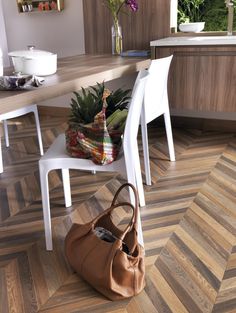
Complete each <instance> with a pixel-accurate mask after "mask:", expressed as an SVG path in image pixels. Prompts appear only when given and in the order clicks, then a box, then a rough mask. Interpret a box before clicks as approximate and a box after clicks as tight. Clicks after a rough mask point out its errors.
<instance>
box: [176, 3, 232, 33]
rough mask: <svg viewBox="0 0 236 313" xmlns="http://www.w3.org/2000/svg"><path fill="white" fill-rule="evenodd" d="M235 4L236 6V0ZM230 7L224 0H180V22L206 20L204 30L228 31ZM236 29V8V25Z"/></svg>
mask: <svg viewBox="0 0 236 313" xmlns="http://www.w3.org/2000/svg"><path fill="white" fill-rule="evenodd" d="M234 2H235V6H236V0H235V1H234ZM227 16H228V9H227V8H226V5H225V1H224V0H179V1H178V24H180V23H184V22H205V28H204V31H226V30H227ZM233 29H234V30H236V8H235V12H234V25H233Z"/></svg>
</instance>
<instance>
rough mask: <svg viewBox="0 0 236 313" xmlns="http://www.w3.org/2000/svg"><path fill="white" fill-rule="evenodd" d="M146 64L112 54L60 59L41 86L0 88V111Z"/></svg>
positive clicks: (22, 105)
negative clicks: (19, 88) (11, 88)
mask: <svg viewBox="0 0 236 313" xmlns="http://www.w3.org/2000/svg"><path fill="white" fill-rule="evenodd" d="M149 64H150V59H147V58H140V57H123V58H122V57H119V56H112V55H79V56H73V57H67V58H63V59H59V60H58V69H57V73H56V74H54V75H50V76H46V77H45V81H44V84H43V85H42V86H40V87H38V88H35V89H32V90H27V91H0V114H2V113H7V112H9V111H12V110H16V109H19V108H21V107H24V106H26V105H30V104H33V103H37V104H38V103H39V102H40V101H44V100H47V99H51V98H54V97H58V96H61V95H65V94H67V93H70V92H72V91H76V90H79V89H81V87H84V88H86V87H88V86H91V85H95V84H96V83H97V82H102V81H109V80H113V79H116V78H120V77H123V76H125V75H129V74H132V73H135V72H138V71H140V70H141V69H145V68H147V67H148V66H149ZM12 70H13V69H12V68H9V69H6V68H5V69H4V74H5V75H10V74H11V73H12Z"/></svg>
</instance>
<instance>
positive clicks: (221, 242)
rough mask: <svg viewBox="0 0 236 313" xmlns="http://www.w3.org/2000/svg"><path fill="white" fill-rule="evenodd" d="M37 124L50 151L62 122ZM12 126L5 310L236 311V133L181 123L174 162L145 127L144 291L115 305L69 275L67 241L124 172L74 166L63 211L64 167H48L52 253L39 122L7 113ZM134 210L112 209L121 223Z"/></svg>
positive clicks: (2, 189)
mask: <svg viewBox="0 0 236 313" xmlns="http://www.w3.org/2000/svg"><path fill="white" fill-rule="evenodd" d="M41 126H42V133H43V141H44V147H45V149H46V148H47V147H48V146H49V145H50V144H51V142H52V141H53V139H54V138H55V137H56V136H57V134H58V133H60V132H63V131H64V129H65V127H66V124H65V123H64V121H63V120H62V119H59V118H48V119H47V118H45V119H44V120H43V121H42V122H41ZM10 133H11V138H10V148H8V149H6V148H3V157H4V169H5V171H4V173H3V174H2V175H1V177H0V312H1V313H13V312H14V313H35V312H40V313H72V312H73V313H76V312H84V313H85V312H87V313H106V312H107V313H125V312H127V313H171V312H173V313H187V312H188V313H200V312H203V313H208V312H209V313H210V312H213V313H226V312H227V313H232V312H236V237H235V235H236V198H235V195H236V136H235V134H230V133H220V132H218V133H216V132H202V131H197V130H194V131H193V130H181V129H176V130H175V131H174V141H175V148H176V156H177V161H176V162H174V163H171V162H169V161H168V153H167V145H166V139H165V132H164V131H163V130H162V129H157V128H151V129H150V130H149V135H150V156H151V169H152V180H153V185H152V186H150V187H147V186H146V187H145V196H146V202H147V205H146V207H145V208H142V210H141V215H142V225H143V231H144V240H145V248H146V268H147V271H146V273H147V274H146V288H145V290H144V291H143V292H142V293H141V294H140V295H138V296H137V297H135V298H133V299H128V300H125V301H118V302H111V301H109V300H107V299H106V298H105V297H103V296H102V295H100V294H98V293H97V292H96V291H94V290H93V289H92V288H91V287H90V286H89V285H88V284H87V283H85V282H84V281H82V280H81V279H80V278H79V277H78V276H77V275H76V274H74V273H73V271H72V270H71V268H70V267H69V265H68V264H67V262H66V260H65V257H64V252H63V242H64V238H65V235H66V233H67V231H68V230H69V228H70V226H71V225H72V223H73V222H80V223H81V222H86V221H89V220H90V219H91V218H92V217H94V216H96V215H97V214H98V213H99V212H101V211H102V210H104V209H105V208H107V207H108V205H109V204H110V202H111V199H112V197H113V194H114V192H115V191H116V190H117V188H118V187H119V186H120V184H121V183H122V182H123V179H122V177H120V176H119V175H118V176H117V175H116V174H110V173H99V174H97V175H92V174H91V173H88V172H87V173H86V172H78V171H72V173H71V176H72V178H71V185H72V194H73V206H72V207H71V208H68V209H66V208H65V207H64V201H63V193H62V188H61V187H62V186H61V178H60V173H59V172H54V173H52V174H51V175H50V189H51V193H50V195H51V213H52V217H53V238H54V251H53V252H46V251H45V244H44V232H43V222H42V206H41V201H40V187H39V174H38V159H39V152H38V144H37V138H36V134H35V128H34V124H33V120H31V117H25V118H20V119H15V120H11V125H10ZM140 150H141V145H140ZM123 197H126V195H124V196H123ZM128 217H129V216H128V213H127V212H126V211H125V210H123V209H120V210H119V211H118V212H116V215H115V219H116V221H117V223H120V225H122V224H124V223H126V222H127V221H128Z"/></svg>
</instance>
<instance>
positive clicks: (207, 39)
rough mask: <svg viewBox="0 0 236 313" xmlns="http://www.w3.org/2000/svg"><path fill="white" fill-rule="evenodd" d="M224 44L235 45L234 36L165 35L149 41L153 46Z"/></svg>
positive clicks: (235, 37) (235, 39) (235, 38)
mask: <svg viewBox="0 0 236 313" xmlns="http://www.w3.org/2000/svg"><path fill="white" fill-rule="evenodd" d="M222 45H223V46H225V45H236V36H196V37H193V36H191V37H188V36H185V37H167V38H163V39H159V40H153V41H151V42H150V46H151V47H155V46H222Z"/></svg>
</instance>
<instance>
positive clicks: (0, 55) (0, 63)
mask: <svg viewBox="0 0 236 313" xmlns="http://www.w3.org/2000/svg"><path fill="white" fill-rule="evenodd" d="M0 76H3V53H2V49H1V48H0Z"/></svg>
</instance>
